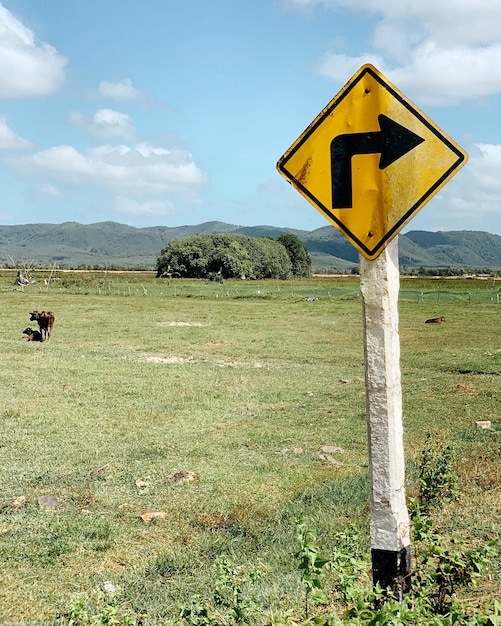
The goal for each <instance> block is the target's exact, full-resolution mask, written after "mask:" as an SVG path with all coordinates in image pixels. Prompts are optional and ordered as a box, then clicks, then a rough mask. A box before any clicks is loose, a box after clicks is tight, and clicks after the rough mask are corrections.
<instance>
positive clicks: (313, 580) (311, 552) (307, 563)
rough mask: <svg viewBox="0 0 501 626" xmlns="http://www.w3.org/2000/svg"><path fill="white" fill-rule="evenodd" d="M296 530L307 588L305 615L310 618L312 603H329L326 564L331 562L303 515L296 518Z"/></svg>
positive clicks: (302, 578)
mask: <svg viewBox="0 0 501 626" xmlns="http://www.w3.org/2000/svg"><path fill="white" fill-rule="evenodd" d="M296 532H297V538H298V540H299V551H298V552H297V553H296V554H295V556H296V558H298V559H299V571H300V572H301V582H302V583H303V586H304V590H305V600H304V604H305V610H304V612H305V615H306V618H308V615H309V606H310V604H311V603H324V604H325V603H327V596H326V594H325V591H324V587H325V575H324V566H325V565H327V564H328V563H329V559H327V558H325V557H324V556H323V555H322V554H321V552H320V550H319V547H318V545H317V534H316V532H315V530H313V529H312V528H309V527H308V526H307V525H306V523H305V521H304V518H303V516H302V515H299V516H298V517H297V518H296Z"/></svg>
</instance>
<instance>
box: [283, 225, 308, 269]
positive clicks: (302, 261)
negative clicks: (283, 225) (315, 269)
mask: <svg viewBox="0 0 501 626" xmlns="http://www.w3.org/2000/svg"><path fill="white" fill-rule="evenodd" d="M277 241H279V242H280V243H281V244H282V245H283V246H284V247H285V249H286V250H287V254H288V255H289V258H290V260H291V264H292V273H293V274H294V276H296V277H298V278H310V276H311V257H310V255H309V253H308V250H307V249H306V247H305V245H304V243H303V242H302V241H301V239H299V237H298V236H297V235H294V234H292V233H287V234H284V235H280V237H278V239H277Z"/></svg>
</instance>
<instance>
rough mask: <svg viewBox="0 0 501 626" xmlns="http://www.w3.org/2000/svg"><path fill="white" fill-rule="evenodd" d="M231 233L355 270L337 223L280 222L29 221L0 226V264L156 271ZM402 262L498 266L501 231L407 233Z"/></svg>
mask: <svg viewBox="0 0 501 626" xmlns="http://www.w3.org/2000/svg"><path fill="white" fill-rule="evenodd" d="M202 233H208V234H219V233H233V234H241V235H247V236H250V237H272V238H273V239H276V238H277V237H278V236H279V235H281V234H283V233H293V234H295V235H297V236H298V237H299V238H300V239H301V240H302V241H303V242H304V244H305V246H306V247H307V248H308V251H309V252H310V255H311V257H312V260H313V268H314V271H316V272H325V273H328V272H335V271H350V269H351V268H352V267H353V266H355V265H357V264H358V252H357V250H356V249H355V248H354V247H353V246H352V245H351V244H350V243H349V242H348V241H347V240H346V239H345V237H344V236H343V235H342V234H341V233H340V232H338V231H337V230H336V229H335V228H334V227H333V226H329V225H327V226H324V227H322V228H318V229H316V230H313V231H310V232H308V231H304V230H297V229H293V228H278V227H276V226H264V225H263V226H236V225H233V224H226V223H225V222H217V221H213V222H205V223H203V224H198V225H193V226H191V225H187V226H177V227H167V226H153V227H148V228H135V227H134V226H127V225H125V224H119V223H116V222H99V223H96V224H87V225H83V224H78V223H77V222H64V223H63V224H24V225H19V226H0V265H1V266H4V267H8V266H22V265H24V264H26V263H28V264H32V265H34V266H51V265H54V264H56V266H57V267H61V268H76V267H86V268H106V267H108V268H121V267H123V268H137V269H153V268H154V267H155V264H156V259H157V257H158V255H159V253H160V251H161V250H162V248H164V247H165V246H166V245H167V244H168V243H169V241H172V240H173V239H181V238H183V237H188V236H190V235H196V234H202ZM399 255H400V266H401V267H402V269H405V268H419V267H424V268H446V267H451V268H472V269H478V268H490V269H493V270H499V269H501V236H499V235H492V234H490V233H485V232H478V231H451V232H427V231H410V232H408V233H406V234H405V235H400V237H399Z"/></svg>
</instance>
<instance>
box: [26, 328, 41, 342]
mask: <svg viewBox="0 0 501 626" xmlns="http://www.w3.org/2000/svg"><path fill="white" fill-rule="evenodd" d="M23 335H28V341H43V339H42V333H41V332H40V331H38V330H33V328H30V327H29V326H28V328H25V329H24V330H23Z"/></svg>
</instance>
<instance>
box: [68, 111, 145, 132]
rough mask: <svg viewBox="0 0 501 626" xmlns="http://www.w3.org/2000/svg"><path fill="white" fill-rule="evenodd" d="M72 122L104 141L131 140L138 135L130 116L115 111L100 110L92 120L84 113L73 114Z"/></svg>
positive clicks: (71, 114) (71, 115)
mask: <svg viewBox="0 0 501 626" xmlns="http://www.w3.org/2000/svg"><path fill="white" fill-rule="evenodd" d="M70 122H71V123H72V124H74V125H75V126H78V127H79V128H83V129H85V130H86V131H87V132H88V133H90V134H91V135H92V136H94V137H97V138H99V139H102V140H112V139H122V140H130V139H134V137H135V134H136V133H135V129H134V125H133V123H132V118H131V117H130V115H127V114H126V113H121V112H120V111H115V110H113V109H99V110H98V111H96V112H95V113H94V115H93V116H92V118H90V119H89V118H87V117H86V116H85V115H84V114H83V113H79V112H71V113H70Z"/></svg>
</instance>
